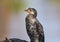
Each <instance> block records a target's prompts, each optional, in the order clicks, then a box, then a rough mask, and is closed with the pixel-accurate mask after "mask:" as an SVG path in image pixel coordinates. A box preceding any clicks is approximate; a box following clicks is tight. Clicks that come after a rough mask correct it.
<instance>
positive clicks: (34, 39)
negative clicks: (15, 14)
mask: <svg viewBox="0 0 60 42" xmlns="http://www.w3.org/2000/svg"><path fill="white" fill-rule="evenodd" d="M25 12H27V13H28V15H27V16H26V18H25V22H26V23H25V24H26V31H27V34H28V36H29V38H30V42H44V30H43V26H42V24H41V23H40V22H39V21H38V19H37V10H36V9H35V8H28V9H26V10H25Z"/></svg>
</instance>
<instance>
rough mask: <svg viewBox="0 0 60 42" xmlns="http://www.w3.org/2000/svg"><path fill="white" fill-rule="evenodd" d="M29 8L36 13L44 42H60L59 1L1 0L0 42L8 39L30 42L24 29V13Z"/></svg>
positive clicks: (25, 14)
mask: <svg viewBox="0 0 60 42" xmlns="http://www.w3.org/2000/svg"><path fill="white" fill-rule="evenodd" d="M8 3H9V4H8ZM29 7H33V8H35V9H36V10H37V12H38V16H37V18H38V20H39V21H40V22H41V24H42V25H43V27H44V33H45V42H60V0H18V1H17V0H14V1H12V0H11V1H9V0H1V1H0V40H4V38H5V37H8V38H19V39H23V40H27V41H30V39H29V37H28V35H27V32H26V28H25V17H26V16H27V13H25V12H24V10H25V9H27V8H29Z"/></svg>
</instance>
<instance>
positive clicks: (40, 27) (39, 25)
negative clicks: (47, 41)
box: [36, 20, 44, 35]
mask: <svg viewBox="0 0 60 42" xmlns="http://www.w3.org/2000/svg"><path fill="white" fill-rule="evenodd" d="M36 28H37V31H38V33H39V34H40V35H44V31H43V26H42V24H41V23H40V22H39V21H38V20H36Z"/></svg>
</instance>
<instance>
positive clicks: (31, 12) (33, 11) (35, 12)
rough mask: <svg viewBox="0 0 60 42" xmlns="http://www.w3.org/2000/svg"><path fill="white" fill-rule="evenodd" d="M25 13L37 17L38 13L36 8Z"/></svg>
mask: <svg viewBox="0 0 60 42" xmlns="http://www.w3.org/2000/svg"><path fill="white" fill-rule="evenodd" d="M25 11H26V12H27V13H29V14H31V15H34V16H35V17H36V16H37V11H36V9H34V8H28V9H26V10H25Z"/></svg>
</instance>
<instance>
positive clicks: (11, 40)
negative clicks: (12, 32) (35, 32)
mask: <svg viewBox="0 0 60 42" xmlns="http://www.w3.org/2000/svg"><path fill="white" fill-rule="evenodd" d="M2 42H27V41H26V40H21V39H18V38H11V39H8V38H7V37H6V38H5V40H3V41H2Z"/></svg>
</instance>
